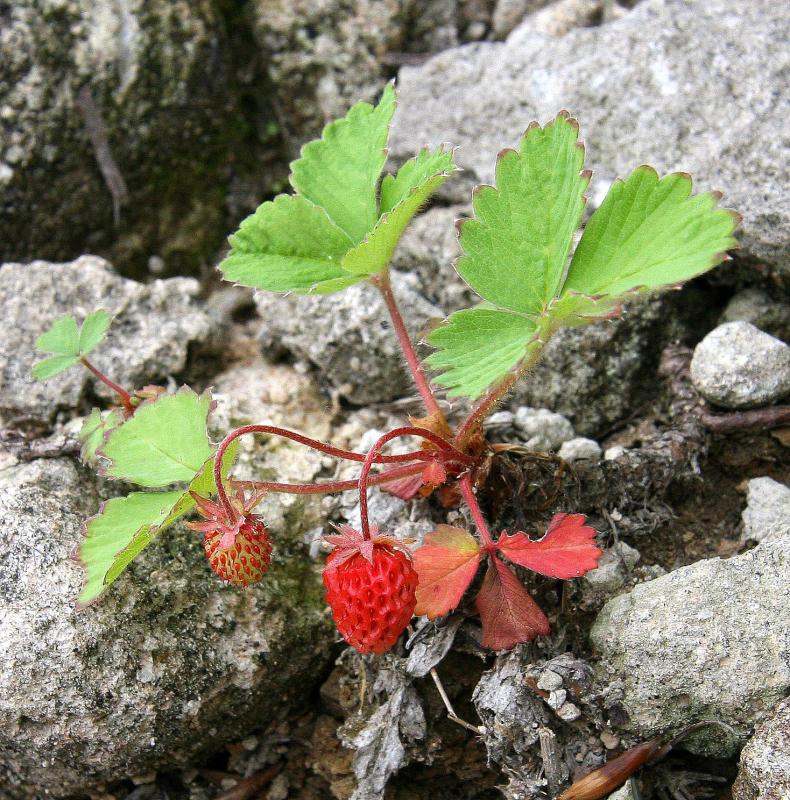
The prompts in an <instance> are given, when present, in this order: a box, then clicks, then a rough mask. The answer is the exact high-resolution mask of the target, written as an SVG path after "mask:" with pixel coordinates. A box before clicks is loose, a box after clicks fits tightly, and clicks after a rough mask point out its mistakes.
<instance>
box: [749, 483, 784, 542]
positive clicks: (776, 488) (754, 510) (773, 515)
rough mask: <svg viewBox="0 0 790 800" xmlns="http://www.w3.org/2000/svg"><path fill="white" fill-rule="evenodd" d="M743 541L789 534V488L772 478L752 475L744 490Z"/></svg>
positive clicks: (764, 539) (761, 540) (762, 540)
mask: <svg viewBox="0 0 790 800" xmlns="http://www.w3.org/2000/svg"><path fill="white" fill-rule="evenodd" d="M741 517H742V519H743V541H748V540H752V541H755V542H766V541H772V540H773V539H781V538H782V537H783V536H790V488H789V487H787V486H785V484H783V483H779V481H775V480H773V478H753V479H752V480H750V481H749V485H748V487H747V490H746V508H745V509H744V511H743V514H742V515H741Z"/></svg>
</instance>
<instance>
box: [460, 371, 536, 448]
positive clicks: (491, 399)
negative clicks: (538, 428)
mask: <svg viewBox="0 0 790 800" xmlns="http://www.w3.org/2000/svg"><path fill="white" fill-rule="evenodd" d="M522 375H523V372H522V371H521V369H516V370H515V371H514V372H511V373H509V374H508V375H506V376H505V378H504V379H503V380H502V381H500V382H499V383H498V384H496V386H494V387H493V389H491V391H490V392H488V394H486V395H484V396H483V397H481V398H480V399H479V400H478V401H477V402H476V403H475V405H474V406H473V407H472V410H471V411H470V412H469V416H468V417H467V418H466V419H465V420H464V421H463V422H462V423H461V427H460V428H459V429H458V433H457V434H456V436H455V441H456V442H457V443H458V444H459V445H460V446H461V447H463V446H464V444H466V442H467V441H468V439H469V438H470V437H471V436H472V435H473V434H474V433H475V431H476V429H477V428H479V427H480V426H481V425H482V424H483V420H484V419H485V418H486V417H487V416H488V415H489V414H490V413H491V411H493V409H494V408H495V407H496V406H497V405H498V404H499V403H500V402H502V399H503V398H504V396H505V395H506V394H507V393H508V392H509V391H510V390H511V389H512V388H513V386H514V384H515V383H516V382H517V381H518V379H519V378H520V377H521V376H522Z"/></svg>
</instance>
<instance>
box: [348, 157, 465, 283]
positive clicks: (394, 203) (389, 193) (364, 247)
mask: <svg viewBox="0 0 790 800" xmlns="http://www.w3.org/2000/svg"><path fill="white" fill-rule="evenodd" d="M454 169H455V164H454V163H453V153H452V151H451V150H448V151H445V150H444V149H443V148H439V149H438V150H436V151H435V152H434V153H431V152H429V151H428V150H427V149H426V150H423V151H422V152H421V153H420V155H418V156H417V158H413V159H411V160H410V161H407V162H406V163H405V164H404V165H403V166H402V167H401V168H400V170H398V174H397V176H396V177H394V178H393V177H392V176H390V175H388V176H387V177H386V178H384V181H383V183H382V187H381V211H382V216H381V219H379V221H378V223H377V224H376V227H375V228H374V229H373V230H372V231H371V233H370V234H369V235H368V236H367V237H366V238H365V239H364V241H363V242H362V243H361V244H359V245H357V247H355V248H354V249H353V250H351V251H350V252H349V253H348V254H347V255H346V256H345V258H344V259H343V268H344V269H346V270H347V271H348V272H351V273H354V274H357V275H373V274H375V273H377V272H381V270H383V269H385V268H386V267H387V265H388V264H389V262H390V259H391V258H392V254H393V252H394V251H395V247H396V245H397V244H398V241H399V240H400V237H401V236H402V235H403V232H404V231H405V230H406V226H407V225H408V224H409V222H411V219H412V217H414V215H415V214H416V213H417V211H419V209H420V207H421V206H422V205H424V204H425V202H426V200H427V199H428V198H429V197H430V196H431V195H432V194H433V193H434V192H435V191H436V190H437V189H438V188H439V187H440V186H441V185H442V184H443V183H444V182H445V181H446V180H447V178H448V177H449V175H450V174H452V172H453V170H454Z"/></svg>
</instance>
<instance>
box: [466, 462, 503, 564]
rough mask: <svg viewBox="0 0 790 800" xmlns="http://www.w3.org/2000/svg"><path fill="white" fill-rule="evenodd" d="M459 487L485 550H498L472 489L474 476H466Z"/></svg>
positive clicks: (467, 474)
mask: <svg viewBox="0 0 790 800" xmlns="http://www.w3.org/2000/svg"><path fill="white" fill-rule="evenodd" d="M458 485H459V487H460V488H461V494H462V495H463V498H464V500H465V501H466V505H467V506H469V510H470V511H471V512H472V519H473V520H474V522H475V525H476V526H477V530H478V532H479V534H480V538H481V539H482V540H483V549H484V550H487V551H489V552H491V551H492V550H494V549H495V548H496V545H495V544H494V539H493V537H492V536H491V531H489V530H488V523H487V522H486V521H485V517H484V516H483V512H482V511H481V510H480V505H479V503H478V502H477V497H476V496H475V490H474V488H473V487H472V476H471V475H470V474H469V473H468V472H467V473H466V475H464V476H463V477H462V478H461V480H459V481H458Z"/></svg>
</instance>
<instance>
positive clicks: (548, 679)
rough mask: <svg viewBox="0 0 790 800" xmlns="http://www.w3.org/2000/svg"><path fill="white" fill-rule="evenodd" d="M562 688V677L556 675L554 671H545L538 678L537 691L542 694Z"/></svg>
mask: <svg viewBox="0 0 790 800" xmlns="http://www.w3.org/2000/svg"><path fill="white" fill-rule="evenodd" d="M561 686H562V675H558V674H557V673H556V672H554V670H551V669H545V670H543V672H541V674H540V678H538V689H543V691H544V692H553V691H555V690H556V689H559V688H560V687H561Z"/></svg>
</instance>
